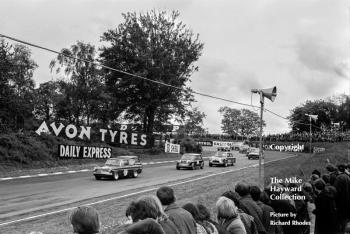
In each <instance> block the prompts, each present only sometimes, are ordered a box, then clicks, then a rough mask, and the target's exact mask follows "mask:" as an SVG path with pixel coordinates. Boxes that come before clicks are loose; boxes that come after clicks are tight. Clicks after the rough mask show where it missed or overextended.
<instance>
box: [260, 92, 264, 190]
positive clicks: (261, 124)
mask: <svg viewBox="0 0 350 234" xmlns="http://www.w3.org/2000/svg"><path fill="white" fill-rule="evenodd" d="M259 94H260V134H259V135H260V136H259V185H260V187H261V188H263V187H264V183H263V181H262V175H261V171H262V168H261V159H262V156H263V155H262V153H263V151H262V134H263V113H264V95H263V92H259Z"/></svg>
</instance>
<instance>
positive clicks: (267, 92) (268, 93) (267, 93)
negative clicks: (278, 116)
mask: <svg viewBox="0 0 350 234" xmlns="http://www.w3.org/2000/svg"><path fill="white" fill-rule="evenodd" d="M261 92H262V95H263V96H264V97H267V98H268V99H270V100H271V101H272V102H273V101H275V98H276V96H277V88H276V86H274V87H272V88H269V89H261Z"/></svg>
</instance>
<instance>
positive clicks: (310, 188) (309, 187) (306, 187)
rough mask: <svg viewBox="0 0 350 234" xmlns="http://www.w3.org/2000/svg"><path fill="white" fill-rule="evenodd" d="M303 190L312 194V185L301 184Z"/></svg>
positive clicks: (307, 183)
mask: <svg viewBox="0 0 350 234" xmlns="http://www.w3.org/2000/svg"><path fill="white" fill-rule="evenodd" d="M302 188H303V190H304V191H305V192H308V193H312V192H313V191H312V190H313V188H312V184H310V183H309V182H305V183H303V186H302Z"/></svg>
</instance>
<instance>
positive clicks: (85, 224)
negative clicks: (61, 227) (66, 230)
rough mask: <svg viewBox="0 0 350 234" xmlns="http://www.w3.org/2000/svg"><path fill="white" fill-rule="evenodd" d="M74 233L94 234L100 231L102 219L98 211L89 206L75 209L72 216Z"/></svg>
mask: <svg viewBox="0 0 350 234" xmlns="http://www.w3.org/2000/svg"><path fill="white" fill-rule="evenodd" d="M70 222H71V224H72V226H73V231H74V233H79V234H94V233H98V232H99V231H100V219H99V214H98V213H97V211H96V210H95V209H94V208H92V207H89V206H82V207H78V208H75V209H74V210H73V211H72V213H71V214H70Z"/></svg>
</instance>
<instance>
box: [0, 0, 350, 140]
mask: <svg viewBox="0 0 350 234" xmlns="http://www.w3.org/2000/svg"><path fill="white" fill-rule="evenodd" d="M349 7H350V4H349V2H348V1H347V0H283V1H282V0H221V1H220V0H218V1H209V0H139V1H136V0H104V1H101V0H100V1H98V0H84V1H83V0H74V1H72V0H60V1H58V0H57V1H53V0H51V1H49V0H2V1H1V8H0V16H1V20H0V33H1V34H5V35H9V36H13V37H17V38H19V39H22V40H26V41H29V42H32V43H34V44H39V45H42V46H45V47H49V48H51V49H54V50H61V49H62V48H64V47H70V46H71V45H72V44H74V43H75V42H76V41H77V40H81V41H84V42H89V43H92V44H94V45H96V46H97V47H98V46H100V41H99V40H100V36H101V35H102V33H103V32H105V31H107V30H108V29H115V28H116V27H117V25H118V24H120V23H122V22H123V19H122V16H121V14H122V13H124V12H128V11H136V12H146V11H149V10H151V9H156V10H178V11H179V12H180V20H182V21H183V22H184V23H185V24H186V25H187V26H188V27H190V28H191V29H192V30H193V31H194V32H195V33H198V34H199V35H200V40H201V41H202V42H203V43H204V50H203V54H202V56H201V57H200V59H199V61H198V66H199V72H197V73H195V74H194V75H193V76H192V83H191V84H190V86H191V87H192V88H193V89H194V90H196V91H198V92H202V93H207V94H210V95H214V96H218V97H222V98H226V99H231V100H233V101H239V102H244V103H247V104H250V103H251V92H250V90H251V89H252V88H269V87H272V86H277V92H278V94H277V98H276V100H275V102H273V103H272V102H270V101H269V100H266V102H265V106H266V107H267V108H269V109H270V110H272V111H274V112H276V113H278V114H280V115H282V116H288V115H289V113H290V110H291V109H292V108H294V107H295V106H298V105H300V104H301V103H303V102H305V101H306V100H308V99H309V100H315V99H322V98H326V97H329V96H332V95H337V94H341V93H346V94H349V92H350V82H349V78H346V77H347V76H348V75H347V74H349V53H350V52H349V51H350V49H349V48H350V47H349V42H350V17H349ZM31 50H32V53H33V56H32V57H33V59H34V60H35V61H36V62H37V63H38V65H39V68H38V69H37V70H36V72H35V73H34V79H35V81H36V84H37V85H38V84H40V83H42V82H46V81H49V80H51V79H55V78H57V77H56V76H55V75H54V74H51V73H50V70H49V67H48V66H49V63H50V61H51V60H52V59H53V58H54V57H55V55H54V54H52V53H49V52H46V51H42V50H39V49H35V48H31ZM196 99H197V101H198V102H197V103H195V104H194V105H195V106H198V107H199V109H200V110H201V111H203V112H205V114H206V115H207V117H206V119H205V126H204V127H206V128H208V129H209V131H210V132H211V133H220V132H221V129H220V123H221V116H220V115H219V113H218V109H219V108H220V107H221V106H225V105H226V106H229V107H232V108H239V109H240V108H243V106H239V105H235V104H231V103H225V102H223V101H218V100H212V99H209V98H207V97H200V96H196ZM252 103H253V104H254V105H259V98H258V96H257V95H253V97H252ZM264 119H265V121H266V123H267V126H266V128H265V133H280V132H287V131H289V128H288V122H287V121H286V120H283V119H281V118H279V117H276V116H274V115H271V114H270V113H266V112H265V114H264Z"/></svg>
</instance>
